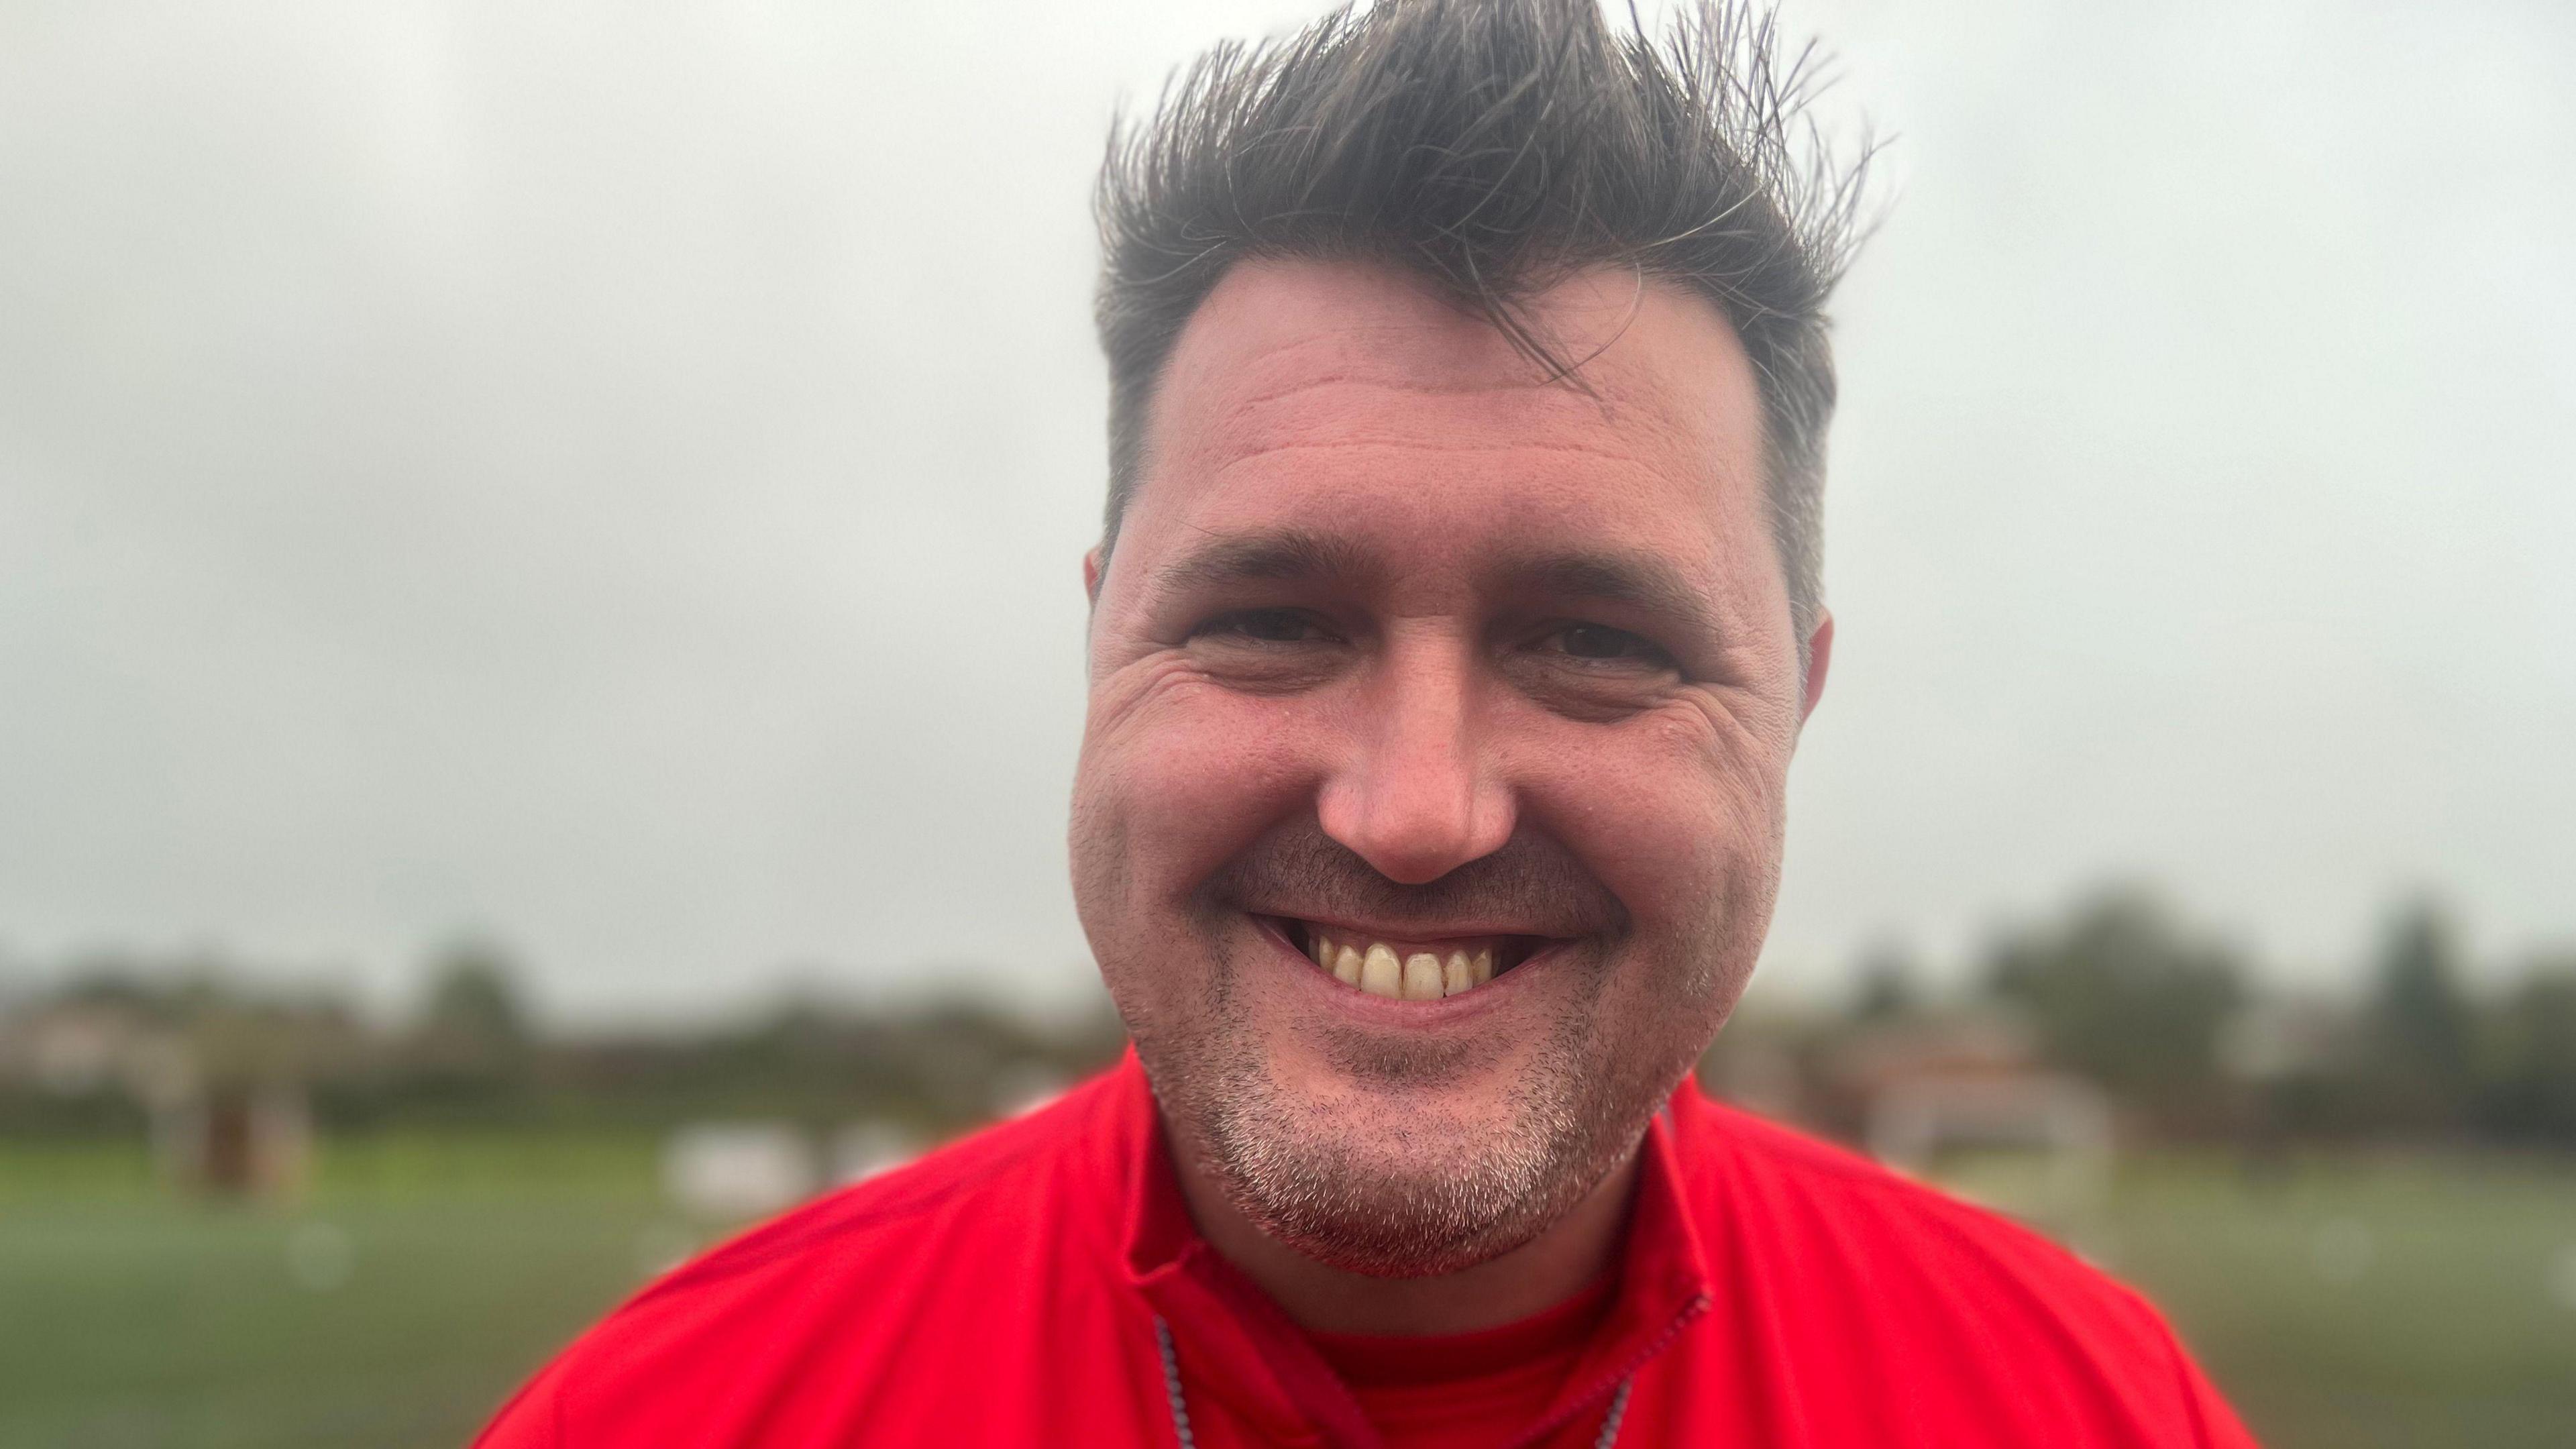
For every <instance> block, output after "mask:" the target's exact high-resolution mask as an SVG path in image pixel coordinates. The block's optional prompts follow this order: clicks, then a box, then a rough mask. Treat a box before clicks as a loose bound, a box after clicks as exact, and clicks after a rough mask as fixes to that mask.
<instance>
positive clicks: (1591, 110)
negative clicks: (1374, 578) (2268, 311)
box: [1096, 0, 1865, 662]
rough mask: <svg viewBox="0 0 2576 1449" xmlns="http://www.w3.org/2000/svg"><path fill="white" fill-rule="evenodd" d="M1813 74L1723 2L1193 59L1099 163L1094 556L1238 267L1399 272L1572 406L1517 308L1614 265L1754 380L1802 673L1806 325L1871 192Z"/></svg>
mask: <svg viewBox="0 0 2576 1449" xmlns="http://www.w3.org/2000/svg"><path fill="white" fill-rule="evenodd" d="M1814 60H1815V55H1814V51H1813V50H1812V48H1805V49H1801V50H1799V51H1797V52H1796V53H1795V54H1794V55H1793V56H1785V57H1784V55H1783V54H1782V52H1781V49H1780V47H1779V43H1778V32H1777V30H1776V28H1775V24H1774V22H1773V20H1772V19H1771V17H1770V16H1768V15H1767V14H1763V13H1757V12H1755V11H1752V10H1750V9H1748V8H1747V7H1746V6H1745V5H1743V4H1741V3H1737V0H1698V3H1690V4H1685V5H1684V6H1683V7H1682V10H1681V14H1680V15H1679V16H1678V18H1677V19H1676V20H1675V21H1674V22H1673V24H1672V27H1671V29H1670V30H1669V31H1668V32H1667V33H1666V34H1664V35H1663V36H1661V37H1660V38H1658V37H1655V36H1652V35H1649V34H1648V33H1647V32H1646V30H1645V28H1644V27H1643V25H1642V24H1641V23H1639V22H1638V21H1637V20H1636V19H1635V17H1634V15H1633V13H1632V14H1631V16H1630V18H1629V22H1628V24H1627V25H1626V26H1625V27H1623V28H1618V29H1614V28H1613V26H1612V25H1611V24H1610V23H1609V22H1608V21H1607V20H1606V19H1605V18H1604V16H1603V14H1602V12H1601V9H1600V5H1599V3H1598V0H1381V3H1379V4H1377V5H1375V6H1373V7H1369V8H1365V9H1362V8H1358V7H1356V6H1354V7H1348V8H1344V9H1341V10H1337V11H1335V12H1333V13H1332V14H1329V15H1327V16H1325V17H1324V18H1323V19H1321V20H1319V21H1316V22H1315V23H1314V24H1313V25H1311V26H1309V27H1307V28H1306V29H1305V30H1303V31H1300V32H1298V33H1297V34H1295V35H1293V36H1290V37H1287V38H1285V39H1281V40H1276V41H1270V42H1266V43H1260V44H1251V45H1246V44H1241V43H1235V42H1228V43H1225V44H1221V45H1219V46H1217V47H1216V48H1215V49H1213V50H1211V51H1209V52H1208V53H1207V54H1205V55H1203V56H1201V57H1199V58H1198V60H1197V61H1196V62H1194V63H1193V64H1191V65H1190V66H1189V67H1187V68H1186V69H1185V70H1183V71H1182V72H1181V73H1180V74H1178V75H1177V76H1176V77H1175V78H1174V80H1173V82H1172V83H1171V84H1170V85H1169V86H1168V87H1166V89H1165V91H1164V93H1163V96H1162V99H1161V102H1160V104H1158V105H1157V106H1156V107H1155V108H1154V109H1153V111H1152V112H1151V113H1149V114H1148V115H1146V116H1144V117H1143V118H1142V119H1141V120H1127V121H1122V122H1120V123H1119V124H1118V125H1117V126H1115V127H1114V128H1113V129H1112V131H1111V133H1110V139H1109V154H1108V159H1107V161H1106V163H1105V164H1104V165H1103V167H1102V169H1101V175H1100V188H1099V193H1098V197H1097V211H1098V216H1099V223H1100V235H1101V249H1102V267H1101V281H1100V291H1099V297H1098V306H1097V314H1096V315H1097V320H1098V324H1099V329H1100V344H1101V348H1102V350H1103V351H1104V352H1105V353H1106V354H1107V355H1108V361H1109V384H1110V400H1109V461H1110V475H1109V479H1110V481H1109V501H1108V510H1107V517H1106V519H1105V524H1104V528H1103V532H1102V544H1103V554H1104V556H1106V554H1107V552H1108V551H1109V550H1110V549H1112V548H1114V547H1115V545H1116V541H1117V537H1118V527H1119V523H1120V520H1121V518H1122V517H1123V516H1124V514H1125V512H1126V508H1127V504H1128V501H1129V499H1130V498H1131V497H1132V496H1133V495H1134V492H1135V488H1136V484H1137V474H1138V471H1139V469H1140V467H1141V466H1142V462H1143V452H1144V446H1145V438H1144V432H1145V421H1146V415H1147V412H1148V410H1149V407H1150V405H1151V402H1152V398H1153V392H1154V388H1155V385H1156V382H1157V380H1158V378H1159V376H1160V374H1161V371H1162V368H1163V365H1164V363H1165V361H1166V360H1167V359H1168V358H1169V357H1170V355H1171V351H1172V347H1173V344H1174V343H1175V341H1176V340H1177V339H1178V338H1179V335H1180V332H1181V329H1182V327H1183V326H1184V325H1185V324H1186V323H1187V322H1188V321H1189V318H1190V315H1191V313H1192V312H1194V311H1195V310H1196V309H1197V307H1198V305H1199V303H1200V302H1201V301H1203V300H1205V298H1206V297H1207V295H1208V292H1209V291H1210V290H1211V289H1212V288H1214V287H1215V285H1216V283H1217V281H1218V279H1219V278H1220V277H1222V276H1223V275H1224V273H1225V271H1226V269H1227V268H1228V267H1230V266H1232V265H1233V264H1234V263H1235V262H1237V261H1240V260H1242V259H1244V258H1247V257H1308V258H1323V259H1350V260H1361V261H1373V262H1378V263H1382V264H1388V265H1393V266H1397V267H1401V268H1404V269H1407V270H1409V271H1412V272H1414V273H1417V274H1419V275H1421V276H1423V277H1425V278H1428V279H1429V280H1431V281H1432V282H1433V283H1435V284H1437V285H1438V286H1439V287H1440V288H1441V289H1442V290H1443V291H1444V292H1446V293H1448V294H1449V295H1450V296H1452V297H1453V298H1454V299H1455V300H1457V301H1458V302H1459V303H1460V304H1462V305H1464V306H1466V307H1468V308H1470V309H1472V310H1474V311H1475V312H1476V313H1478V314H1480V315H1482V316H1483V317H1485V318H1486V319H1487V320H1488V321H1490V322H1491V323H1492V324H1493V325H1494V326H1495V327H1496V328H1497V329H1499V330H1500V331H1501V332H1502V333H1503V334H1504V335H1505V336H1506V337H1508V338H1509V339H1510V340H1511V342H1512V343H1513V345H1514V346H1515V347H1517V348H1519V349H1520V350H1521V351H1522V352H1523V353H1525V354H1527V355H1528V356H1530V357H1531V358H1532V359H1534V360H1536V361H1537V362H1539V363H1540V364H1542V365H1544V366H1545V367H1546V368H1547V369H1548V370H1549V372H1550V374H1551V375H1552V376H1554V377H1557V378H1563V379H1567V380H1569V381H1571V382H1573V383H1574V385H1577V386H1580V385H1581V382H1580V377H1579V374H1578V373H1577V369H1578V368H1579V366H1580V363H1581V361H1582V359H1580V358H1574V357H1567V356H1562V355H1560V354H1559V352H1558V350H1557V349H1556V348H1555V347H1554V346H1553V345H1552V343H1551V342H1550V340H1549V339H1548V338H1547V337H1546V336H1544V335H1543V334H1542V333H1541V331H1540V330H1539V329H1538V328H1537V327H1536V326H1535V325H1533V323H1532V322H1531V321H1530V320H1529V316H1528V313H1527V310H1526V302H1527V299H1528V298H1530V297H1531V296H1532V295H1534V294H1535V293H1537V292H1539V291H1541V290H1544V289H1545V288H1546V287H1547V286H1548V285H1549V284H1551V283H1552V282H1554V281H1556V280H1559V279H1561V278H1563V277H1564V276H1566V275H1567V274H1569V273H1571V272H1573V271H1576V270H1580V269H1584V268H1588V267H1596V266H1610V267H1618V268H1626V269H1633V270H1635V271H1637V272H1639V273H1641V274H1642V275H1646V276H1652V277H1657V278H1661V279H1664V280H1666V281H1668V282H1670V283H1673V284H1676V285H1679V286H1681V287H1683V288H1685V289H1687V290H1689V291H1691V292H1694V293H1696V294H1698V295H1700V296H1702V297H1705V298H1707V299H1708V300H1709V301H1710V302H1712V303H1714V304H1716V306H1717V307H1718V308H1719V309H1720V310H1721V311H1722V312H1723V313H1724V314H1725V316H1726V317H1727V319H1728V320H1729V321H1730V322H1731V323H1732V324H1733V325H1734V328H1735V330H1736V333H1737V335H1738V337H1739V338H1740V339H1741V341H1742V343H1743V345H1744V349H1745V351H1746V353H1747V354H1748V355H1749V356H1750V358H1751V359H1752V363H1753V367H1754V372H1755V375H1756V377H1757V378H1758V380H1759V385H1760V388H1761V394H1762V406H1763V419H1764V450H1765V454H1766V463H1767V466H1768V471H1769V478H1768V487H1769V493H1770V502H1771V508H1772V514H1773V522H1774V530H1773V531H1774V537H1775V540H1776V542H1777V544H1778V546H1779V550H1780V557H1781V562H1782V565H1783V570H1784V572H1785V573H1786V575H1787V578H1788V583H1789V598H1790V605H1791V614H1792V617H1793V619H1794V620H1795V622H1796V624H1797V637H1798V641H1799V651H1800V655H1801V660H1802V662H1803V659H1804V654H1805V649H1806V640H1807V636H1808V634H1809V632H1810V631H1811V629H1812V627H1813V623H1814V619H1815V614H1816V610H1817V608H1818V606H1819V604H1820V602H1821V596H1822V579H1821V571H1822V561H1823V541H1822V537H1821V534H1822V517H1821V515H1822V511H1823V489H1824V441H1825V429H1826V426H1827V424H1828V423H1829V422H1830V421H1831V418H1832V415H1833V408H1834V367H1833V353H1832V348H1831V346H1830V344H1829V341H1828V338H1827V335H1826V319H1825V313H1824V307H1825V302H1826V299H1827V297H1828V295H1829V294H1830V293H1831V292H1832V290H1833V287H1834V284H1835V282H1836V281H1837V280H1839V278H1840V277H1841V274H1842V272H1843V269H1844V267H1845V265H1846V264H1847V263H1848V261H1849V259H1850V257H1851V254H1852V251H1853V249H1854V247H1855V245H1856V241H1857V238H1856V231H1857V229H1856V227H1855V216H1856V212H1857V204H1858V198H1859V195H1860V191H1861V185H1860V183H1861V174H1862V170H1863V165H1862V164H1861V163H1860V162H1855V163H1854V164H1852V165H1850V166H1848V167H1845V166H1841V165H1838V164H1837V163H1836V161H1835V159H1834V158H1833V156H1832V155H1831V153H1830V151H1829V148H1827V147H1826V146H1824V145H1823V144H1822V143H1821V141H1820V140H1819V138H1818V135H1817V129H1816V127H1815V126H1814V125H1813V123H1812V122H1811V121H1810V120H1809V119H1808V118H1807V110H1806V106H1807V101H1808V98H1809V94H1810V92H1811V91H1812V90H1813V88H1814V87H1813V82H1814V79H1815V74H1816V66H1815V63H1814ZM1864 159H1865V152H1864Z"/></svg>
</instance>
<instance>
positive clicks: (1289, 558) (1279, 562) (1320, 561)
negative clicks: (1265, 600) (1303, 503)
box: [1154, 528, 1377, 593]
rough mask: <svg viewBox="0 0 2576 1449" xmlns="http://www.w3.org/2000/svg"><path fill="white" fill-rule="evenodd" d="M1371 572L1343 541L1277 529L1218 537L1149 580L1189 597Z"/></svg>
mask: <svg viewBox="0 0 2576 1449" xmlns="http://www.w3.org/2000/svg"><path fill="white" fill-rule="evenodd" d="M1376 572H1377V569H1376V568H1375V567H1374V566H1373V565H1371V564H1370V563H1369V561H1368V559H1367V558H1366V556H1365V555H1363V554H1362V553H1361V552H1360V550H1359V549H1358V548H1356V547H1354V546H1353V545H1351V544H1350V543H1348V542H1346V541H1344V540H1341V539H1337V538H1329V537H1326V536H1325V535H1323V534H1320V533H1310V532H1308V531H1307V530H1305V529H1301V528H1283V529H1271V530H1265V531H1263V532H1260V533H1242V534H1232V535H1221V536H1219V537H1217V538H1215V539H1213V540H1211V541H1210V542H1208V543H1206V544H1203V545H1201V546H1200V547H1198V548H1196V549H1193V550H1192V551H1190V552H1189V553H1186V554H1183V555H1182V556H1181V557H1179V558H1176V559H1174V560H1172V561H1171V562H1170V563H1167V564H1164V565H1163V566H1162V567H1161V568H1158V569H1156V570H1155V571H1154V582H1155V583H1156V584H1157V585H1158V586H1159V587H1160V588H1161V589H1162V590H1163V591H1164V592H1166V593H1194V592H1198V591H1201V590H1209V589H1221V588H1224V587H1225V586H1226V585H1228V584H1239V583H1245V582H1249V581H1252V580H1268V581H1272V582H1287V583H1296V582H1302V581H1305V580H1310V579H1323V578H1350V577H1355V576H1357V577H1365V576H1369V575H1373V574H1375V573H1376Z"/></svg>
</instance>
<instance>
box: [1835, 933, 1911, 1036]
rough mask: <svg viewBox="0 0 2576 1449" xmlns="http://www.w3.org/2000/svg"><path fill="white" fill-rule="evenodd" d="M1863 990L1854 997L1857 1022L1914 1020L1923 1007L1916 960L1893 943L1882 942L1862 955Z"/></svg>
mask: <svg viewBox="0 0 2576 1449" xmlns="http://www.w3.org/2000/svg"><path fill="white" fill-rule="evenodd" d="M1859 976H1860V986H1859V989H1858V990H1857V991H1855V992H1854V993H1853V997H1852V1010H1851V1014H1852V1019H1853V1020H1854V1021H1891V1020H1895V1019H1897V1018H1900V1017H1907V1016H1912V1015H1913V1014H1914V1013H1915V1012H1916V1011H1917V1010H1919V1009H1920V1008H1921V1007H1922V1005H1923V991H1922V987H1921V985H1920V981H1919V974H1918V973H1917V972H1916V970H1915V966H1914V957H1913V955H1912V954H1911V953H1910V952H1908V951H1907V950H1906V949H1905V948H1904V947H1903V946H1901V945H1898V944H1897V943H1896V942H1893V941H1881V942H1879V943H1877V944H1876V945H1873V946H1871V947H1870V948H1869V950H1868V951H1866V952H1865V953H1863V954H1862V956H1861V960H1860V971H1859Z"/></svg>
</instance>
